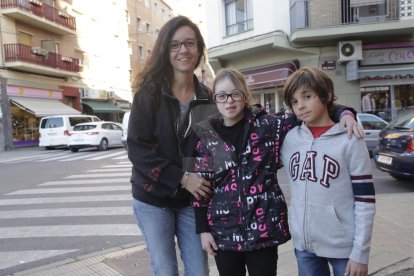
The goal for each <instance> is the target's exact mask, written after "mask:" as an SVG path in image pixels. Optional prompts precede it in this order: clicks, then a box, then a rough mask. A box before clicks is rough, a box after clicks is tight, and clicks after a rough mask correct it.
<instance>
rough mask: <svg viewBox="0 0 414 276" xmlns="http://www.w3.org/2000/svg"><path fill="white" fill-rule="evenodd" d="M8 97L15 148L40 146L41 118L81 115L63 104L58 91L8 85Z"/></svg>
mask: <svg viewBox="0 0 414 276" xmlns="http://www.w3.org/2000/svg"><path fill="white" fill-rule="evenodd" d="M7 95H8V97H9V100H10V113H11V121H12V136H13V147H15V148H18V147H27V146H36V145H38V143H39V140H38V137H39V121H40V118H41V117H44V116H51V115H64V114H68V115H71V114H80V111H78V110H76V109H73V108H71V107H70V106H67V105H65V104H63V103H62V102H61V100H62V98H63V96H62V92H61V91H58V90H46V89H40V88H31V87H22V86H13V85H7Z"/></svg>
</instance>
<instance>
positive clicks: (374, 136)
mask: <svg viewBox="0 0 414 276" xmlns="http://www.w3.org/2000/svg"><path fill="white" fill-rule="evenodd" d="M357 119H358V123H359V125H360V126H361V127H362V128H363V129H364V140H365V143H366V144H367V148H368V151H369V153H370V154H372V151H373V150H374V149H375V148H376V147H377V145H378V141H379V133H380V131H381V130H382V129H383V128H385V127H386V126H387V125H388V122H387V121H385V120H383V119H381V118H380V117H378V116H376V115H374V114H369V113H358V114H357Z"/></svg>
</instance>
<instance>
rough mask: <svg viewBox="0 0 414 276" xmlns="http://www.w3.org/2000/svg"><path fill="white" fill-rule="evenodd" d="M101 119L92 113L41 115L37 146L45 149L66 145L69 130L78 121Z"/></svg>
mask: <svg viewBox="0 0 414 276" xmlns="http://www.w3.org/2000/svg"><path fill="white" fill-rule="evenodd" d="M100 121H101V120H100V119H99V118H98V117H96V116H92V115H56V116H48V117H43V118H42V119H41V120H40V123H39V135H40V137H39V147H45V149H46V150H51V149H54V148H55V147H62V146H63V147H66V146H67V144H68V138H69V132H71V131H72V130H73V127H74V126H75V125H77V124H80V123H87V122H100Z"/></svg>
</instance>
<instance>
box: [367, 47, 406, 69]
mask: <svg viewBox="0 0 414 276" xmlns="http://www.w3.org/2000/svg"><path fill="white" fill-rule="evenodd" d="M362 55H363V60H361V65H382V64H403V63H414V47H405V48H392V49H370V50H364V51H363V54H362Z"/></svg>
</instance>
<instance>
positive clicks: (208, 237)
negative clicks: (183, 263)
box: [200, 232, 218, 256]
mask: <svg viewBox="0 0 414 276" xmlns="http://www.w3.org/2000/svg"><path fill="white" fill-rule="evenodd" d="M200 237H201V246H202V248H203V250H204V251H206V252H207V253H208V254H211V255H213V256H216V255H217V252H216V251H217V249H218V247H217V245H216V242H215V241H214V237H213V235H212V234H211V233H209V232H205V233H201V234H200Z"/></svg>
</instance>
